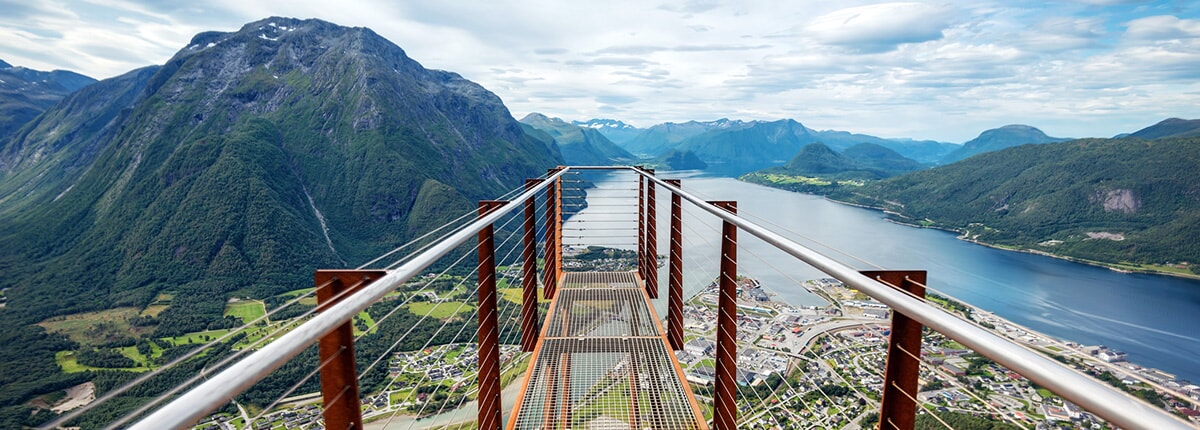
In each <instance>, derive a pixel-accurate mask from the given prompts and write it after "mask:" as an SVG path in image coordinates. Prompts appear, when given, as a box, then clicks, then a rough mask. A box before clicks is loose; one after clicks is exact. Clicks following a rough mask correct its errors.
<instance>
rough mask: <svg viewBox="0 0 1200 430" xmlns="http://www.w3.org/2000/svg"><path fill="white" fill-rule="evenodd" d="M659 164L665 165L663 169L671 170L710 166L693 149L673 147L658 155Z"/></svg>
mask: <svg viewBox="0 0 1200 430" xmlns="http://www.w3.org/2000/svg"><path fill="white" fill-rule="evenodd" d="M655 164H657V165H660V166H663V167H660V168H662V169H670V170H701V169H705V168H708V163H705V162H704V160H701V159H700V157H697V156H696V154H695V153H694V152H692V151H680V150H678V149H672V150H669V151H667V152H666V153H665V154H663V155H661V156H659V157H658V160H657V162H656V163H655Z"/></svg>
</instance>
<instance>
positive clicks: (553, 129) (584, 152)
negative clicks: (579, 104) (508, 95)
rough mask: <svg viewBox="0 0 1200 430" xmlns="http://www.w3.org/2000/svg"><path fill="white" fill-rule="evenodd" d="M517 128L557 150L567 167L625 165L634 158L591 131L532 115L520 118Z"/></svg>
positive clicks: (594, 131)
mask: <svg viewBox="0 0 1200 430" xmlns="http://www.w3.org/2000/svg"><path fill="white" fill-rule="evenodd" d="M521 124H522V126H523V127H526V128H525V131H526V132H527V133H529V134H530V135H531V136H534V137H535V138H538V139H539V140H541V141H542V142H543V143H545V144H546V145H549V146H557V148H558V150H559V151H561V153H562V157H563V160H565V161H566V162H567V164H573V165H580V166H608V165H613V164H618V163H621V162H622V161H624V162H625V163H624V164H628V162H629V161H631V160H633V158H634V157H633V155H632V154H630V153H629V152H628V151H626V150H624V149H621V147H619V146H617V145H616V144H614V143H613V142H612V141H610V140H608V138H607V137H604V134H602V133H600V132H599V131H597V130H596V129H595V128H589V127H580V126H578V125H574V124H571V123H568V122H566V121H563V120H561V119H559V118H550V117H547V116H545V115H542V114H540V113H536V112H534V113H531V114H529V115H526V116H525V118H522V119H521ZM547 139H549V140H547Z"/></svg>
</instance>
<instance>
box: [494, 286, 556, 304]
mask: <svg viewBox="0 0 1200 430" xmlns="http://www.w3.org/2000/svg"><path fill="white" fill-rule="evenodd" d="M496 292H497V293H499V294H500V298H502V299H504V300H508V301H510V302H513V303H516V304H521V302H522V301H523V300H521V287H514V288H497V289H496ZM549 302H550V301H549V300H546V296H545V295H544V294H542V289H541V288H538V303H549Z"/></svg>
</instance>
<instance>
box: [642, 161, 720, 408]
mask: <svg viewBox="0 0 1200 430" xmlns="http://www.w3.org/2000/svg"><path fill="white" fill-rule="evenodd" d="M675 181H676V182H678V180H675ZM672 185H675V186H677V187H678V186H679V185H678V184H672ZM642 293H643V294H645V291H643V292H642ZM645 300H646V310H647V311H649V312H650V321H652V322H654V330H655V331H656V332H658V333H663V335H662V336H663V346H664V347H665V348H666V350H667V351H670V350H671V343H670V342H669V341H668V340H667V339H666V332H665V331H663V327H662V324H661V323H660V322H659V319H658V313H657V312H655V311H654V306H651V305H650V296H645ZM668 357H669V361H670V362H671V368H672V370H674V372H675V373H674V374H673V375H671V376H674V377H675V378H677V379H678V380H679V381H680V382H681V383H682V384H683V386H685V387H686V386H687V375H686V374H685V373H684V372H683V368H682V367H680V366H679V360H678V359H676V358H675V355H674V354H669V355H668ZM684 397H685V398H687V402H688V405H689V406H691V408H690V409H691V411H692V414H693V415H694V418H695V420H696V425H697V427H698V428H699V429H700V430H708V426H707V422H706V421H704V414H703V413H702V412H701V411H702V409H700V403H699V402H697V401H696V395H695V393H693V392H692V390H684ZM660 399H661V397H660ZM651 424H652V425H653V427H651V428H666V426H665V425H657V424H655V423H651Z"/></svg>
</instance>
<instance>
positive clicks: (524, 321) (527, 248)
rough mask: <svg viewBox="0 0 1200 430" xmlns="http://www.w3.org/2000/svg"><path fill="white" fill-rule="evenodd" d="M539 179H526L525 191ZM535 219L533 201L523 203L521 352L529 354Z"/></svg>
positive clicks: (533, 338) (534, 331)
mask: <svg viewBox="0 0 1200 430" xmlns="http://www.w3.org/2000/svg"><path fill="white" fill-rule="evenodd" d="M541 182H542V180H541V179H526V180H525V189H526V190H530V189H533V187H536V186H537V185H538V184H539V183H541ZM534 218H537V213H536V208H535V203H534V201H533V199H529V200H526V201H525V236H524V238H523V239H524V240H523V245H524V247H523V248H522V249H521V261H522V264H521V351H525V352H530V351H533V349H534V348H536V347H537V340H538V333H540V332H541V329H540V328H538V301H537V225H536V224H535V221H534Z"/></svg>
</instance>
